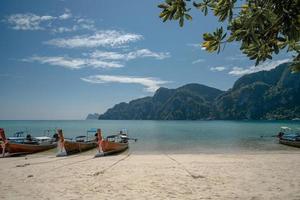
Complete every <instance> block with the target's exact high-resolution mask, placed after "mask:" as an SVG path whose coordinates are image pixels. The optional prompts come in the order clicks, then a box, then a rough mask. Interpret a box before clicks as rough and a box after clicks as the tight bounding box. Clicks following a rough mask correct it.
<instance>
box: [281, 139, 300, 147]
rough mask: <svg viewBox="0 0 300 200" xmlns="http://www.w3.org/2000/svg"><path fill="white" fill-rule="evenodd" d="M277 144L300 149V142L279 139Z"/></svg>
mask: <svg viewBox="0 0 300 200" xmlns="http://www.w3.org/2000/svg"><path fill="white" fill-rule="evenodd" d="M279 143H280V144H284V145H288V146H292V147H298V148H300V141H293V140H283V139H279Z"/></svg>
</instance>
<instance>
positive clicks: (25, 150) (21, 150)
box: [5, 143, 57, 154]
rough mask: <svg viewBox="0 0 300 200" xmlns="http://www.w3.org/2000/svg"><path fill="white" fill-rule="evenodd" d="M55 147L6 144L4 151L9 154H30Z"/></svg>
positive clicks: (54, 144) (55, 144)
mask: <svg viewBox="0 0 300 200" xmlns="http://www.w3.org/2000/svg"><path fill="white" fill-rule="evenodd" d="M56 146H57V143H53V144H47V145H33V144H17V143H8V144H6V148H5V149H6V151H7V152H8V153H10V154H32V153H38V152H42V151H47V150H50V149H53V148H55V147H56Z"/></svg>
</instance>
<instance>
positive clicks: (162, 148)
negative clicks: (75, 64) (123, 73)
mask: <svg viewBox="0 0 300 200" xmlns="http://www.w3.org/2000/svg"><path fill="white" fill-rule="evenodd" d="M281 126H289V127H292V128H296V127H300V122H297V121H135V120H132V121H130V120H129V121H128V120H101V121H100V120H89V121H0V127H2V128H5V130H6V133H7V135H12V134H13V133H14V132H16V131H20V130H26V129H27V130H28V131H29V132H30V134H32V135H33V136H38V135H42V134H43V133H44V130H46V129H52V128H62V129H63V131H64V134H65V136H66V137H73V136H78V135H85V134H86V130H88V129H90V128H101V129H102V130H103V132H104V135H109V134H114V133H117V132H118V131H119V130H120V129H122V128H127V129H128V131H129V134H130V136H131V137H134V138H138V142H136V143H131V144H130V151H131V152H134V153H162V152H164V153H226V152H245V151H277V150H295V151H299V149H297V148H293V147H287V146H284V145H280V144H278V142H277V139H276V138H275V137H274V135H276V134H277V132H278V131H279V129H280V127H281Z"/></svg>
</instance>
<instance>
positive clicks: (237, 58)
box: [225, 54, 247, 61]
mask: <svg viewBox="0 0 300 200" xmlns="http://www.w3.org/2000/svg"><path fill="white" fill-rule="evenodd" d="M225 59H226V60H230V61H241V60H245V59H247V56H246V55H244V54H237V55H234V56H228V57H226V58H225Z"/></svg>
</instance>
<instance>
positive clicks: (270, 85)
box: [99, 64, 300, 120]
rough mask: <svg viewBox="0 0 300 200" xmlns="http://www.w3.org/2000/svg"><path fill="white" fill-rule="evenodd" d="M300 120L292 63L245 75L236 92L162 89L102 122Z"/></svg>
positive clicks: (299, 84) (299, 78)
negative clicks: (141, 120)
mask: <svg viewBox="0 0 300 200" xmlns="http://www.w3.org/2000/svg"><path fill="white" fill-rule="evenodd" d="M299 117H300V74H299V73H294V74H293V73H291V70H290V68H289V67H288V64H282V65H279V66H278V67H276V68H275V69H273V70H270V71H261V72H257V73H252V74H248V75H245V76H243V77H241V78H240V79H238V80H237V81H236V82H235V83H234V85H233V87H232V89H229V90H228V91H226V92H225V91H221V90H218V89H215V88H212V87H208V86H205V85H201V84H187V85H184V86H182V87H179V88H177V89H167V88H159V89H158V90H157V91H156V92H155V94H154V96H153V97H145V98H141V99H136V100H133V101H131V102H129V103H120V104H117V105H115V106H114V107H113V108H110V109H108V110H107V111H106V112H105V113H104V114H102V115H100V116H99V119H152V120H196V119H293V118H299Z"/></svg>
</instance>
